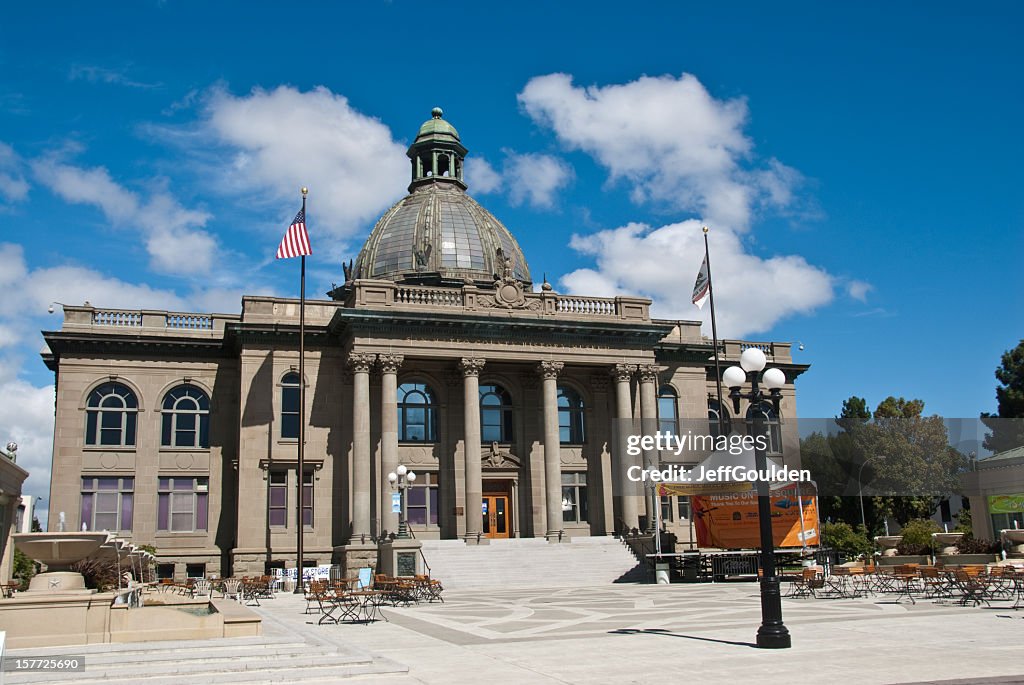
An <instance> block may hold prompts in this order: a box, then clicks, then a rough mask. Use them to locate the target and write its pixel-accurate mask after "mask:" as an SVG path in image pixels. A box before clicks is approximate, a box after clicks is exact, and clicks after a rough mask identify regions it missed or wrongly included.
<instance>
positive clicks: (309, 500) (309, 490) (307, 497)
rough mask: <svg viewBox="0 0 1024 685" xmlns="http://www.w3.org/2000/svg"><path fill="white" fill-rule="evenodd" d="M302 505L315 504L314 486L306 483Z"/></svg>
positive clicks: (309, 505) (303, 489)
mask: <svg viewBox="0 0 1024 685" xmlns="http://www.w3.org/2000/svg"><path fill="white" fill-rule="evenodd" d="M302 506H304V507H311V506H313V486H311V485H306V486H303V488H302Z"/></svg>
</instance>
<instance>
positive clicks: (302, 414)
mask: <svg viewBox="0 0 1024 685" xmlns="http://www.w3.org/2000/svg"><path fill="white" fill-rule="evenodd" d="M308 192H309V190H308V189H307V188H305V187H303V188H302V217H303V222H305V220H306V219H305V217H306V193H308ZM299 269H300V273H301V276H300V278H299V460H298V461H299V464H298V468H297V469H296V471H297V477H296V480H298V495H297V496H296V498H295V505H296V506H295V509H296V524H297V525H296V528H297V529H298V530H297V531H296V533H295V536H296V543H295V547H296V557H297V558H296V564H295V568H296V569H297V570H296V573H295V576H296V581H295V594H300V593H304V592H305V589H304V587H303V573H302V572H303V568H304V567H303V565H302V557H303V554H302V537H303V533H304V532H305V521H303V519H302V514H303V511H302V509H303V507H302V504H303V501H302V496H303V495H304V494H305V493H304V490H305V477H306V469H305V461H304V457H305V449H306V255H302V263H301V266H300V267H299ZM712 310H713V308H712Z"/></svg>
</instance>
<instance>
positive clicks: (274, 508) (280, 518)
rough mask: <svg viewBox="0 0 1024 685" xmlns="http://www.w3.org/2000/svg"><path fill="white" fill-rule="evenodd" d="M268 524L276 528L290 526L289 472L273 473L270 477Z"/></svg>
mask: <svg viewBox="0 0 1024 685" xmlns="http://www.w3.org/2000/svg"><path fill="white" fill-rule="evenodd" d="M269 483H270V484H269V486H268V487H269V489H270V493H269V498H268V503H267V522H268V523H269V524H270V525H271V526H272V527H275V528H283V527H284V526H287V525H288V472H287V471H271V472H270V476H269Z"/></svg>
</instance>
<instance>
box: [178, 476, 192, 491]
mask: <svg viewBox="0 0 1024 685" xmlns="http://www.w3.org/2000/svg"><path fill="white" fill-rule="evenodd" d="M174 489H175V490H191V489H192V479H191V478H175V479H174Z"/></svg>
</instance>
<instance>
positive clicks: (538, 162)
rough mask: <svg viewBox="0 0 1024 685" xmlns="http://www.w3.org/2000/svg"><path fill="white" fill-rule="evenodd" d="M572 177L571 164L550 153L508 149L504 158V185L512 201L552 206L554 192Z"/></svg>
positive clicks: (515, 203) (514, 202)
mask: <svg viewBox="0 0 1024 685" xmlns="http://www.w3.org/2000/svg"><path fill="white" fill-rule="evenodd" d="M572 177H573V173H572V168H571V167H570V166H569V165H568V164H566V163H565V162H564V161H562V160H560V159H558V158H557V157H552V156H551V155H542V154H530V153H527V154H516V153H508V154H507V156H506V158H505V185H506V186H507V188H508V199H509V201H510V202H511V203H512V204H513V205H518V204H522V203H523V202H524V201H525V202H529V203H530V205H532V206H534V207H541V208H550V207H553V206H554V204H555V193H556V192H557V191H558V190H560V189H561V188H564V187H565V186H566V185H568V184H569V181H571V180H572Z"/></svg>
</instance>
